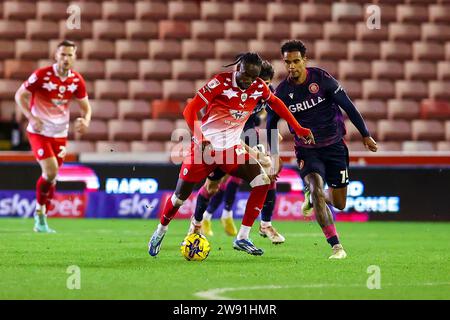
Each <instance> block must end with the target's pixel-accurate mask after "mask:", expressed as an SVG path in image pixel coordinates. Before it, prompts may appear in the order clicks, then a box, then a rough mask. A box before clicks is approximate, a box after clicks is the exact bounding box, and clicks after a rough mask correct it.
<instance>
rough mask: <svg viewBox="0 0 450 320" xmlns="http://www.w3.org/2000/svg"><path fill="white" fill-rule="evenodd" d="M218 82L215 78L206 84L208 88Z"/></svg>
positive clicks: (215, 85)
mask: <svg viewBox="0 0 450 320" xmlns="http://www.w3.org/2000/svg"><path fill="white" fill-rule="evenodd" d="M219 84H220V82H219V80H217V79H216V78H214V79H212V80H211V81H210V82H208V84H207V86H208V88H210V89H214V88H215V87H217V86H218V85H219Z"/></svg>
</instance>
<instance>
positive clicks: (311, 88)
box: [308, 82, 320, 94]
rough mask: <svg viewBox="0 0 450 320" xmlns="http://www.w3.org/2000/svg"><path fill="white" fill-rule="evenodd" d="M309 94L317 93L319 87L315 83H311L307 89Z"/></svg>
mask: <svg viewBox="0 0 450 320" xmlns="http://www.w3.org/2000/svg"><path fill="white" fill-rule="evenodd" d="M308 89H309V92H311V93H312V94H315V93H317V92H319V89H320V88H319V85H318V84H317V83H315V82H313V83H311V84H310V85H309V87H308Z"/></svg>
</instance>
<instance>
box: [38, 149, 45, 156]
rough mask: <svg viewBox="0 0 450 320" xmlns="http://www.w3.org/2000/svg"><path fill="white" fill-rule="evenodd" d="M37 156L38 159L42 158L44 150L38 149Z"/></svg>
mask: <svg viewBox="0 0 450 320" xmlns="http://www.w3.org/2000/svg"><path fill="white" fill-rule="evenodd" d="M37 154H38V156H39V157H42V156H43V155H44V149H42V148H41V149H39V150H38V151H37Z"/></svg>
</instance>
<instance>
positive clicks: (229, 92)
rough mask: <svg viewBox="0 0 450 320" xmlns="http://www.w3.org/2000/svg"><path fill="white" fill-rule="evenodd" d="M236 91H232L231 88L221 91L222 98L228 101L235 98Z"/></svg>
mask: <svg viewBox="0 0 450 320" xmlns="http://www.w3.org/2000/svg"><path fill="white" fill-rule="evenodd" d="M237 94H238V92H237V91H234V90H233V89H232V88H230V89H227V90H223V92H222V95H223V96H227V98H228V99H231V98H233V97H237V96H238V95H237Z"/></svg>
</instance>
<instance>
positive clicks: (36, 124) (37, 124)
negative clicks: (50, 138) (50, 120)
mask: <svg viewBox="0 0 450 320" xmlns="http://www.w3.org/2000/svg"><path fill="white" fill-rule="evenodd" d="M30 124H31V127H32V128H33V130H34V131H36V132H41V131H42V129H43V128H44V122H42V120H41V119H39V118H37V117H35V116H32V117H31V118H30Z"/></svg>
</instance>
